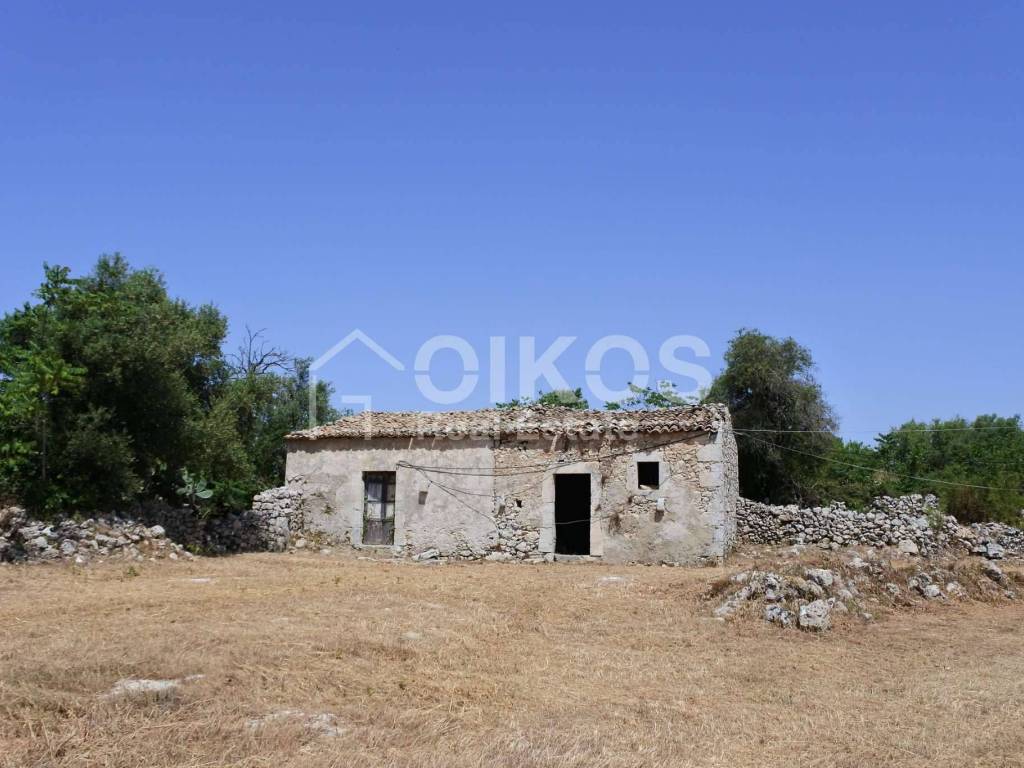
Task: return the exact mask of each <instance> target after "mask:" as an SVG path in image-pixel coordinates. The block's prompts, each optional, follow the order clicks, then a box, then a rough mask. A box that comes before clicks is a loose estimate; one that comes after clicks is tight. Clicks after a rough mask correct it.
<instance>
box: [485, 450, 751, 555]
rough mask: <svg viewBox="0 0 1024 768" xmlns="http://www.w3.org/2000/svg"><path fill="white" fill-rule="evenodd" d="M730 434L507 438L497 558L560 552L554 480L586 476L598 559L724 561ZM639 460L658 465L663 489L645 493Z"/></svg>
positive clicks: (730, 518) (498, 489)
mask: <svg viewBox="0 0 1024 768" xmlns="http://www.w3.org/2000/svg"><path fill="white" fill-rule="evenodd" d="M730 460H731V461H733V462H734V461H735V442H734V441H733V440H732V437H731V430H728V431H726V430H721V431H717V432H713V433H706V432H699V433H692V434H658V435H649V434H643V435H633V436H621V437H620V436H614V435H596V436H573V437H567V436H564V435H562V436H558V435H551V436H544V435H525V436H506V437H504V438H503V439H502V440H501V441H500V443H499V444H498V446H497V447H496V448H495V471H496V474H497V477H496V479H495V489H494V490H495V495H496V498H497V499H498V502H499V506H498V509H497V520H498V531H499V539H498V546H497V548H496V550H497V552H498V553H499V554H498V555H497V556H496V557H495V559H513V558H514V559H531V558H537V557H547V556H550V554H551V553H552V552H553V551H554V547H555V542H556V539H557V527H556V525H555V520H554V477H555V475H557V474H561V473H575V472H578V473H588V474H591V475H593V476H595V477H597V481H596V484H595V486H594V487H593V488H592V491H591V494H592V499H591V503H592V511H591V515H592V518H593V521H594V523H593V526H592V533H591V554H592V555H595V556H600V557H602V558H603V559H604V560H605V561H608V562H699V561H704V560H717V559H720V558H721V557H723V556H724V555H725V553H726V552H727V550H728V547H729V544H730V542H731V541H732V539H733V537H734V534H733V532H734V530H735V521H734V514H735V493H736V483H735V477H736V470H735V465H734V464H733V465H731V466H725V465H726V463H727V462H729V461H730ZM638 461H658V462H659V463H660V465H661V477H660V482H659V485H658V488H656V489H646V488H641V487H640V486H639V483H638V477H637V462H638Z"/></svg>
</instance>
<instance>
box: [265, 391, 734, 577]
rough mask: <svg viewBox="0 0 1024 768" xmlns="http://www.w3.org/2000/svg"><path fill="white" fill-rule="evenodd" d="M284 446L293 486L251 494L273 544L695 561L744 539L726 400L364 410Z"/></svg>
mask: <svg viewBox="0 0 1024 768" xmlns="http://www.w3.org/2000/svg"><path fill="white" fill-rule="evenodd" d="M287 447H288V460H287V477H288V485H287V486H285V487H284V488H282V489H273V490H271V491H268V492H266V493H263V494H260V495H259V496H257V497H256V499H255V501H254V512H258V513H259V515H261V516H263V517H264V518H265V520H266V523H267V525H268V526H269V528H271V529H272V530H274V531H277V532H278V534H279V535H278V538H277V542H278V544H277V546H281V545H282V544H283V543H284V542H285V541H286V540H287V539H288V537H289V536H291V537H292V538H296V537H300V536H301V537H303V538H309V539H312V540H321V541H329V542H332V543H349V544H352V545H353V546H356V547H366V546H384V547H388V548H390V549H392V551H394V552H395V553H397V554H408V555H416V554H420V553H424V552H435V553H437V555H438V556H440V557H447V558H457V559H459V558H461V559H489V560H542V559H552V558H554V557H556V555H558V554H562V555H566V556H587V557H599V558H602V559H603V560H605V561H608V562H653V563H658V562H679V563H684V562H686V563H691V562H702V561H709V560H712V561H717V560H720V559H721V558H722V557H724V556H725V554H726V553H727V552H728V550H729V547H730V546H731V543H732V541H733V539H734V535H735V514H736V503H737V498H738V497H737V493H738V469H737V456H736V443H735V440H734V437H733V433H732V427H731V421H730V418H729V413H728V411H727V409H726V408H724V407H723V406H717V405H709V406H694V407H686V408H667V409H660V410H654V411H644V412H611V411H576V410H572V409H569V408H558V407H532V408H524V409H513V410H498V409H490V410H481V411H456V412H449V413H361V414H358V415H355V416H349V417H346V418H343V419H341V420H339V421H337V422H335V423H334V424H330V425H327V426H323V427H317V428H315V429H310V430H305V431H302V432H297V433H294V434H292V435H289V438H288V443H287ZM566 475H568V476H574V477H575V478H576V481H575V484H573V485H572V486H571V487H572V490H568V489H569V488H570V482H569V481H567V480H566V479H565V478H564V477H563V476H566ZM570 495H571V496H570ZM570 507H571V511H567V510H570ZM570 532H571V533H572V536H571V537H570ZM570 538H572V539H573V540H572V541H569V539H570Z"/></svg>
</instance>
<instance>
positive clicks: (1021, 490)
mask: <svg viewBox="0 0 1024 768" xmlns="http://www.w3.org/2000/svg"><path fill="white" fill-rule="evenodd" d="M738 434H740V435H741V436H742V437H745V438H747V439H749V440H754V441H755V442H758V443H761V444H762V445H767V446H770V447H772V448H778V449H780V450H783V451H789V452H790V453H799V454H801V455H802V456H810V457H812V458H815V459H821V460H822V461H829V462H831V463H833V464H839V465H842V466H844V467H852V468H853V469H863V470H865V471H867V472H877V471H878V470H879V469H880V467H869V466H867V465H866V464H854V463H852V462H849V461H842V460H840V459H833V458H832V457H831V456H823V455H821V454H820V453H812V452H810V451H801V450H800V449H798V448H790V447H789V446H786V445H779V444H778V443H773V442H771V441H769V440H762V439H760V438H758V437H754V436H753V435H749V434H745V433H742V432H740V433H738ZM885 471H886V472H888V470H885ZM888 474H890V475H892V476H893V477H899V478H902V479H904V480H917V481H918V482H921V483H936V484H938V485H949V486H953V487H956V488H974V489H977V490H981V491H1009V492H1010V493H1024V488H1001V487H999V486H994V485H973V484H971V483H957V482H955V481H952V480H940V479H939V478H937V477H921V476H920V475H904V474H900V473H897V472H888Z"/></svg>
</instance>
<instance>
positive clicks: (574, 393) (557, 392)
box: [494, 387, 590, 411]
mask: <svg viewBox="0 0 1024 768" xmlns="http://www.w3.org/2000/svg"><path fill="white" fill-rule="evenodd" d="M533 405H549V406H560V407H562V408H572V409H574V410H577V411H585V410H587V409H588V408H590V403H588V402H587V398H585V397H584V396H583V390H582V389H581V388H580V387H577V388H576V389H553V390H552V391H550V392H541V393H539V394H538V395H537V397H517V398H515V399H514V400H509V401H508V402H507V403H495V406H494V407H495V408H501V409H503V410H508V409H511V408H529V407H530V406H533Z"/></svg>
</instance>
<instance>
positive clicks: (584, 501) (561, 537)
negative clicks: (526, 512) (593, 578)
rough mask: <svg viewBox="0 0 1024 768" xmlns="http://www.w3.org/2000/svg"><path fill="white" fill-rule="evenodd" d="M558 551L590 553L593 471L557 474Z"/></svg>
mask: <svg viewBox="0 0 1024 768" xmlns="http://www.w3.org/2000/svg"><path fill="white" fill-rule="evenodd" d="M555 552H556V553H557V554H559V555H589V554H590V475H555Z"/></svg>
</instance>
